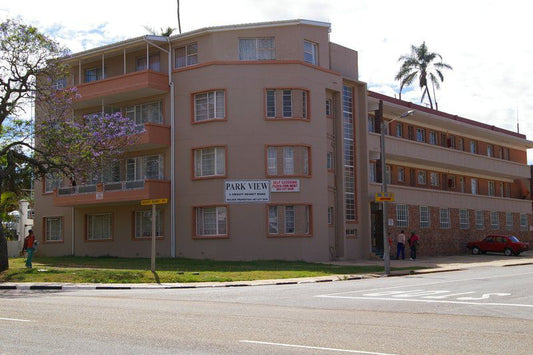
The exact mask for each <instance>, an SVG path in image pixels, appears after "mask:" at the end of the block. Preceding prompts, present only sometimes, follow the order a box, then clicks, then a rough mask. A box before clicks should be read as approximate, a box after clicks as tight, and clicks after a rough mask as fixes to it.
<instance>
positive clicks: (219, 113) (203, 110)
mask: <svg viewBox="0 0 533 355" xmlns="http://www.w3.org/2000/svg"><path fill="white" fill-rule="evenodd" d="M225 117H226V95H225V92H224V90H215V91H209V92H203V93H198V94H194V122H202V121H207V120H223V119H224V118H225Z"/></svg>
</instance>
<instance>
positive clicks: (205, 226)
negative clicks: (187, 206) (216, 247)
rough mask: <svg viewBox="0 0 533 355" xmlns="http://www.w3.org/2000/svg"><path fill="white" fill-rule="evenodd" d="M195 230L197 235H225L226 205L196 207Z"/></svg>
mask: <svg viewBox="0 0 533 355" xmlns="http://www.w3.org/2000/svg"><path fill="white" fill-rule="evenodd" d="M195 219H196V221H195V222H196V223H195V231H194V235H195V236H198V237H214V236H227V234H228V216H227V207H196V208H195Z"/></svg>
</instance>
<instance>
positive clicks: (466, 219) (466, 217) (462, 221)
mask: <svg viewBox="0 0 533 355" xmlns="http://www.w3.org/2000/svg"><path fill="white" fill-rule="evenodd" d="M459 228H460V229H463V230H464V229H470V211H469V210H468V209H466V208H460V209H459Z"/></svg>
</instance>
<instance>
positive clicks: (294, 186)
mask: <svg viewBox="0 0 533 355" xmlns="http://www.w3.org/2000/svg"><path fill="white" fill-rule="evenodd" d="M270 191H272V192H300V180H298V179H281V180H270Z"/></svg>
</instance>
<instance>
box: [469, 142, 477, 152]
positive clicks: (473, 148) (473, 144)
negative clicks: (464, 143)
mask: <svg viewBox="0 0 533 355" xmlns="http://www.w3.org/2000/svg"><path fill="white" fill-rule="evenodd" d="M470 153H472V154H476V153H477V142H476V141H470Z"/></svg>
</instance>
